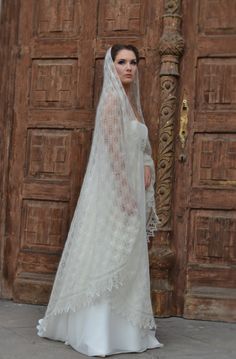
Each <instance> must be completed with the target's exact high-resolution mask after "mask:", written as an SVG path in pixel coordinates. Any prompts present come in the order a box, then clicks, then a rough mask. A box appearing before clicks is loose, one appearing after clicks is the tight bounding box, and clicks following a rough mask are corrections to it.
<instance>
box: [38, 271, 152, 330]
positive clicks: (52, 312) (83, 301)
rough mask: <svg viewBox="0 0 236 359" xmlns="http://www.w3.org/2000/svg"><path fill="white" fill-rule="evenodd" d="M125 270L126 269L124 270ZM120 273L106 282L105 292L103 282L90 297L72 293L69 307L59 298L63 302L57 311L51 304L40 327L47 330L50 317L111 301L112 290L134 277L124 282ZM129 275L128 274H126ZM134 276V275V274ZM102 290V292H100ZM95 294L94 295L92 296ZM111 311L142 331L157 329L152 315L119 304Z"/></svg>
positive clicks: (113, 306) (63, 299) (58, 305)
mask: <svg viewBox="0 0 236 359" xmlns="http://www.w3.org/2000/svg"><path fill="white" fill-rule="evenodd" d="M123 270H124V269H123ZM123 270H122V271H120V272H119V273H117V274H115V275H114V276H113V277H112V278H108V279H106V280H105V281H104V283H103V285H105V282H106V288H104V286H103V288H104V289H103V290H101V282H100V283H99V285H97V286H96V287H97V288H96V289H95V287H94V288H93V290H92V291H91V294H90V296H89V295H88V293H87V292H86V293H80V294H78V293H75V294H74V296H73V295H72V294H71V293H70V300H69V301H68V305H65V304H64V303H65V297H64V298H58V300H59V301H60V300H61V301H63V303H61V305H60V304H59V302H58V301H57V303H56V309H55V307H54V309H53V306H54V305H55V303H54V302H51V303H50V308H49V307H48V310H47V312H46V314H45V317H44V318H43V320H41V321H40V323H39V328H38V330H40V326H41V327H42V328H43V330H44V331H46V329H47V325H48V322H49V321H50V317H52V316H56V315H60V314H62V313H68V312H69V311H72V312H78V311H79V310H81V309H83V308H84V307H88V306H91V305H93V304H95V303H96V301H97V300H98V299H101V298H102V297H103V298H104V299H109V298H110V295H111V292H112V290H118V289H119V288H121V287H123V286H124V285H125V284H127V282H128V279H131V277H132V275H127V276H126V280H125V281H124V280H123V281H122V280H121V278H124V273H122V272H123ZM126 274H127V273H126ZM132 274H133V273H132ZM98 288H99V289H100V291H99V290H98ZM96 290H97V291H96ZM92 292H93V294H92ZM111 309H112V310H113V311H114V312H116V313H117V314H118V315H120V316H122V317H123V318H124V319H127V320H128V321H129V322H130V323H131V324H132V325H134V326H137V327H139V328H140V329H143V330H145V329H155V328H156V325H155V320H154V317H153V315H152V314H151V313H149V314H148V313H141V312H140V311H137V310H136V311H135V310H132V308H126V310H124V308H122V307H121V306H120V305H119V304H117V303H113V304H112V305H111Z"/></svg>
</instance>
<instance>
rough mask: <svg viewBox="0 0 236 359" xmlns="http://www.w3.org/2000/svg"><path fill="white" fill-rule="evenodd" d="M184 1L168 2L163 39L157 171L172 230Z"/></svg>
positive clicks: (161, 209) (162, 208)
mask: <svg viewBox="0 0 236 359" xmlns="http://www.w3.org/2000/svg"><path fill="white" fill-rule="evenodd" d="M180 8H181V0H166V1H165V13H164V16H163V35H162V37H161V39H160V44H159V46H160V47H159V52H160V55H161V69H160V77H161V96H160V99H161V104H160V126H159V151H158V154H159V160H158V172H157V212H158V216H159V219H160V223H161V224H160V229H163V230H171V204H172V183H173V169H174V168H173V167H174V128H175V121H176V107H177V96H176V94H177V87H178V77H179V69H178V66H179V60H180V57H181V56H182V54H183V51H184V40H183V38H182V36H181V34H180V26H181V15H180V11H181V9H180Z"/></svg>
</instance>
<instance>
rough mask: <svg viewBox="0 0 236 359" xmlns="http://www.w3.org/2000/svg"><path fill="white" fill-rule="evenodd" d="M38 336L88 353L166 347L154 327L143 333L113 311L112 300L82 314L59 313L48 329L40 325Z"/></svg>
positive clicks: (85, 310) (103, 353)
mask: <svg viewBox="0 0 236 359" xmlns="http://www.w3.org/2000/svg"><path fill="white" fill-rule="evenodd" d="M40 322H42V320H40ZM45 334H46V335H45ZM38 335H39V336H48V337H49V338H51V339H54V340H61V341H65V342H66V344H70V345H71V346H72V347H73V348H74V349H75V350H77V351H78V352H80V353H82V354H85V355H88V356H95V355H96V356H98V355H99V356H105V355H110V354H117V353H123V352H142V351H144V350H146V349H148V348H149V349H153V348H158V347H161V346H162V344H160V343H159V342H158V340H157V339H156V337H155V331H154V330H153V331H150V330H147V331H146V332H145V333H143V332H141V331H140V329H139V328H136V327H134V326H133V325H132V324H130V323H129V322H127V321H126V320H125V319H123V318H121V317H120V316H118V315H116V314H115V313H114V312H113V311H111V309H110V306H109V303H108V301H105V302H102V303H98V304H94V305H92V306H91V307H89V308H85V309H84V310H83V311H80V312H78V313H72V312H69V313H64V314H61V315H60V316H55V317H54V318H53V319H52V320H51V321H50V324H49V325H48V327H47V331H46V332H45V331H44V330H43V328H42V326H39V332H38Z"/></svg>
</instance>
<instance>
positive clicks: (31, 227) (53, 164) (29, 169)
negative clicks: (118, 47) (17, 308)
mask: <svg viewBox="0 0 236 359" xmlns="http://www.w3.org/2000/svg"><path fill="white" fill-rule="evenodd" d="M160 15H161V4H159V2H153V1H152V0H147V1H144V0H135V1H133V0H132V1H131V0H130V1H127V0H126V1H114V0H101V1H95V0H87V1H84V0H40V1H38V0H31V1H21V2H19V26H18V29H17V31H18V42H17V44H16V49H15V52H16V54H17V63H16V79H15V99H14V119H13V125H12V137H11V145H10V148H11V152H10V162H9V168H10V172H9V178H8V181H9V182H8V198H7V211H6V216H7V223H6V231H4V232H5V233H4V236H3V238H4V240H2V242H1V243H2V244H3V247H4V256H3V267H4V268H3V269H4V270H3V273H4V274H3V294H2V295H3V296H4V297H9V298H11V297H13V298H14V299H15V300H17V301H27V302H32V303H45V302H47V300H48V296H49V293H50V290H51V285H52V282H53V278H54V275H55V271H56V268H57V265H58V261H59V258H60V254H61V251H62V248H63V245H64V242H65V239H66V235H67V232H68V226H69V223H70V220H71V218H72V215H73V211H74V208H75V205H76V202H77V198H78V195H79V191H80V188H81V184H82V180H83V176H84V173H85V168H86V163H87V158H88V155H89V150H90V144H91V135H92V129H93V125H94V108H95V106H96V104H97V101H98V97H99V92H100V88H101V82H102V65H103V59H104V55H105V51H106V49H107V48H108V47H109V46H110V45H112V44H113V43H116V42H119V43H120V42H124V43H132V44H134V45H136V46H137V47H138V48H139V49H140V53H141V62H140V73H141V83H142V100H143V108H144V114H145V117H146V120H147V124H148V126H149V129H150V137H151V138H150V139H151V142H152V144H153V152H154V157H155V160H156V157H157V155H156V153H157V128H158V121H157V118H158V117H157V114H158V93H159V86H158V82H159V73H158V72H159V71H158V68H157V64H159V58H158V52H157V46H158V42H159V37H160V36H159V21H160ZM146 94H148V96H146Z"/></svg>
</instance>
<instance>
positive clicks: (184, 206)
mask: <svg viewBox="0 0 236 359" xmlns="http://www.w3.org/2000/svg"><path fill="white" fill-rule="evenodd" d="M234 3H235V2H234V1H233V2H232V1H224V5H223V6H221V5H222V4H223V3H222V2H220V1H214V4H213V2H211V1H208V0H206V1H196V2H192V1H189V0H185V1H183V5H184V6H183V16H184V23H183V24H184V28H183V33H184V37H185V40H186V43H187V52H186V54H185V56H184V59H183V63H182V79H181V83H182V85H181V96H180V98H181V100H182V98H183V96H185V97H186V98H187V102H188V108H189V112H188V137H187V141H186V146H185V147H182V145H181V143H180V139H179V138H178V139H177V145H176V176H175V181H176V182H175V183H176V191H175V206H174V217H175V221H174V233H175V236H174V238H175V241H174V244H175V250H176V263H175V266H174V268H173V272H172V276H173V283H174V287H175V289H174V300H173V303H175V311H176V313H177V314H178V315H184V316H186V317H188V318H196V319H212V320H227V321H235V320H236V292H235V286H236V279H235V278H236V277H235V275H236V273H235V262H236V255H235V253H236V241H235V240H236V200H235V186H236V171H235V168H236V142H235V141H236V136H235V109H236V97H235V76H236V61H235V53H236V28H235V22H234V21H233V20H232V19H233V18H235V16H236V7H235V4H234ZM213 5H214V6H213ZM181 158H185V161H184V162H181V161H179V159H181Z"/></svg>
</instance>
